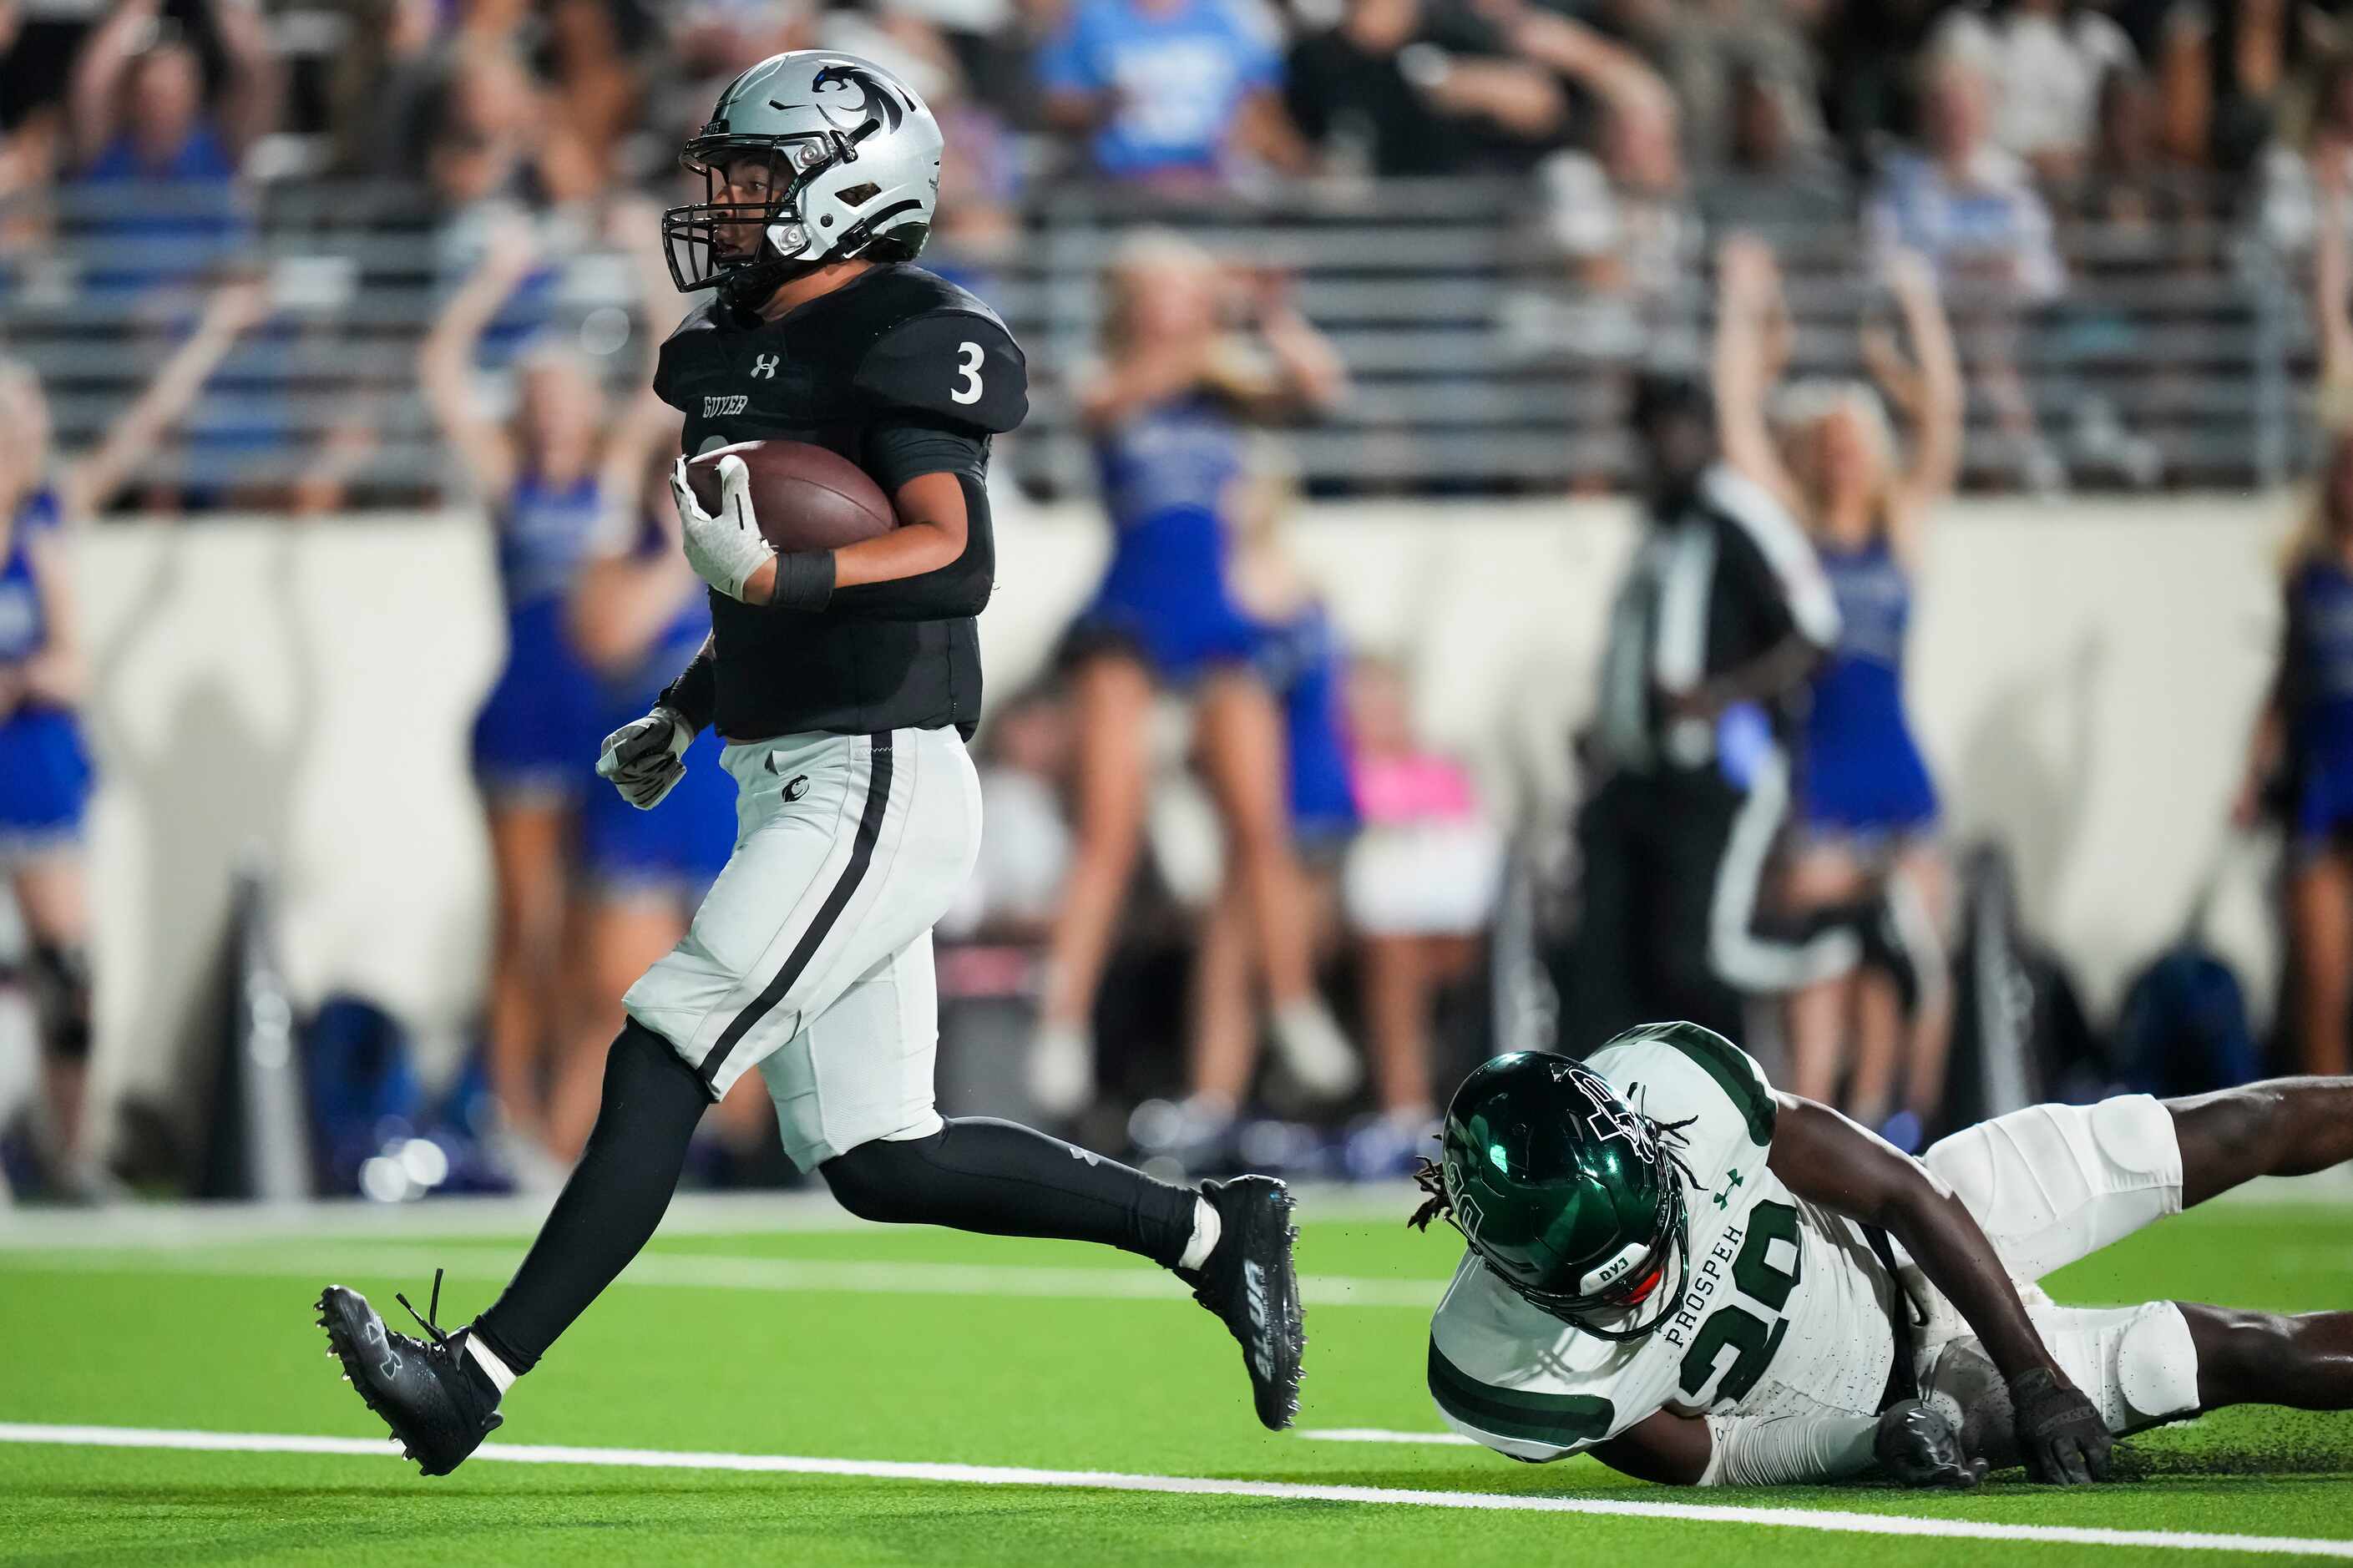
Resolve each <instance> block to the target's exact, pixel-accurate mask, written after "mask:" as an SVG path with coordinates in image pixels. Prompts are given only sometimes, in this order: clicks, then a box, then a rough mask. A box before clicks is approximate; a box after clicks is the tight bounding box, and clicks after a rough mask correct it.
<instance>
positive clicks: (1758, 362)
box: [1715, 235, 1798, 506]
mask: <svg viewBox="0 0 2353 1568" xmlns="http://www.w3.org/2000/svg"><path fill="white" fill-rule="evenodd" d="M1715 276H1716V289H1717V299H1716V307H1715V417H1716V426H1717V436H1718V438H1719V439H1720V440H1721V441H1722V442H1723V443H1724V456H1725V460H1726V461H1728V462H1729V463H1731V465H1732V466H1733V467H1734V468H1737V469H1739V470H1740V471H1741V472H1742V473H1744V474H1746V475H1747V476H1748V477H1749V478H1750V479H1754V480H1756V481H1757V483H1758V484H1760V485H1762V486H1764V487H1765V488H1766V489H1767V490H1769V491H1771V492H1772V494H1773V498H1774V499H1775V500H1778V501H1779V502H1780V503H1781V504H1782V505H1783V506H1795V505H1796V504H1797V499H1798V486H1797V482H1796V481H1795V480H1793V479H1791V478H1790V477H1789V471H1788V469H1787V468H1784V467H1782V464H1781V454H1780V451H1779V450H1778V448H1777V447H1775V446H1774V444H1773V436H1772V432H1771V431H1770V430H1768V429H1767V427H1766V424H1765V403H1766V399H1767V398H1768V397H1770V396H1771V395H1772V392H1773V378H1774V376H1775V374H1777V373H1778V364H1777V363H1776V361H1777V359H1778V354H1777V353H1775V342H1774V340H1775V338H1776V336H1777V334H1778V333H1780V332H1781V331H1784V330H1785V329H1786V324H1787V315H1786V312H1785V310H1784V308H1783V305H1782V302H1781V277H1780V272H1779V270H1778V268H1776V267H1775V265H1774V262H1773V251H1772V248H1771V247H1769V246H1767V244H1766V243H1765V242H1764V241H1763V240H1761V239H1758V238H1757V237H1755V236H1754V235H1737V236H1735V237H1733V238H1731V239H1728V240H1725V242H1724V245H1723V247H1722V248H1720V249H1719V250H1718V251H1717V252H1716V259H1715Z"/></svg>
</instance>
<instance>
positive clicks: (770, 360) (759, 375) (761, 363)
mask: <svg viewBox="0 0 2353 1568" xmlns="http://www.w3.org/2000/svg"><path fill="white" fill-rule="evenodd" d="M782 363H785V356H784V355H782V354H754V355H753V356H752V379H753V380H754V381H774V380H776V367H777V366H778V365H780V364H782Z"/></svg>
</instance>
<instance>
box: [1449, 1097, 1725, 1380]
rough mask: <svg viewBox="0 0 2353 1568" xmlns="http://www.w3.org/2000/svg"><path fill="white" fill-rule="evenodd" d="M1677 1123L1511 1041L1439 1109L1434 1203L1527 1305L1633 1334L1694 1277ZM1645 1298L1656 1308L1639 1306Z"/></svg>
mask: <svg viewBox="0 0 2353 1568" xmlns="http://www.w3.org/2000/svg"><path fill="white" fill-rule="evenodd" d="M1671 1138H1672V1129H1670V1128H1667V1127H1663V1126H1662V1125H1661V1124H1660V1123H1658V1122H1656V1121H1651V1119H1650V1118H1648V1117H1646V1116H1642V1115H1641V1114H1639V1113H1638V1112H1636V1111H1635V1110H1632V1109H1631V1108H1630V1107H1629V1106H1628V1105H1627V1104H1626V1102H1625V1101H1623V1100H1620V1099H1619V1098H1618V1096H1617V1094H1616V1092H1615V1091H1614V1090H1612V1089H1610V1087H1609V1083H1608V1082H1607V1081H1606V1080H1605V1079H1602V1078H1601V1077H1600V1076H1599V1074H1597V1073H1594V1072H1592V1071H1589V1070H1588V1069H1587V1068H1584V1067H1582V1066H1579V1065H1578V1064H1577V1062H1575V1061H1572V1060H1570V1059H1569V1058H1567V1057H1563V1056H1555V1055H1552V1054H1550V1053H1548V1052H1542V1051H1514V1052H1513V1053H1512V1054H1510V1055H1509V1056H1501V1057H1497V1058H1495V1059H1494V1060H1493V1061H1491V1062H1489V1063H1487V1064H1486V1065H1485V1066H1484V1067H1482V1068H1479V1069H1478V1070H1477V1071H1475V1072H1473V1073H1472V1075H1471V1076H1470V1077H1469V1078H1467V1079H1463V1080H1462V1087H1461V1089H1456V1090H1455V1091H1454V1100H1453V1102H1452V1103H1451V1104H1450V1105H1449V1106H1448V1107H1447V1108H1446V1124H1445V1127H1444V1129H1443V1131H1441V1133H1440V1142H1441V1144H1442V1149H1441V1158H1440V1161H1439V1163H1438V1164H1437V1165H1436V1166H1435V1167H1430V1168H1427V1169H1425V1170H1424V1172H1423V1173H1422V1178H1421V1180H1422V1184H1423V1186H1424V1187H1425V1188H1426V1189H1427V1190H1429V1192H1430V1195H1431V1201H1430V1204H1429V1205H1426V1206H1425V1207H1424V1209H1423V1211H1422V1213H1421V1214H1419V1215H1416V1216H1415V1217H1416V1220H1417V1222H1418V1223H1419V1224H1421V1225H1424V1226H1427V1225H1428V1223H1429V1221H1430V1216H1431V1215H1444V1216H1445V1218H1446V1219H1447V1220H1448V1221H1449V1222H1450V1223H1451V1224H1452V1225H1453V1226H1454V1228H1455V1229H1457V1230H1459V1231H1461V1233H1462V1238H1463V1239H1464V1240H1465V1241H1467V1242H1469V1243H1470V1244H1471V1250H1472V1251H1473V1252H1475V1253H1477V1254H1478V1255H1479V1259H1480V1261H1481V1262H1482V1263H1484V1264H1485V1265H1486V1266H1487V1268H1489V1269H1491V1270H1493V1273H1494V1274H1495V1276H1496V1278H1498V1279H1502V1280H1503V1281H1504V1284H1506V1285H1508V1286H1510V1287H1511V1288H1512V1289H1514V1291H1516V1292H1518V1293H1519V1295H1520V1296H1521V1297H1522V1298H1524V1299H1525V1300H1527V1301H1528V1302H1529V1303H1530V1304H1532V1305H1534V1306H1536V1307H1539V1308H1542V1309H1543V1310H1545V1311H1546V1312H1549V1313H1551V1314H1552V1315H1553V1316H1554V1317H1556V1318H1559V1319H1561V1320H1562V1321H1565V1322H1567V1323H1571V1324H1574V1325H1575V1326H1576V1327H1577V1328H1579V1329H1581V1330H1583V1331H1586V1332H1588V1333H1591V1334H1597V1335H1599V1336H1600V1337H1601V1338H1603V1339H1608V1340H1639V1339H1641V1338H1642V1337H1644V1336H1645V1335H1647V1334H1649V1333H1651V1331H1653V1330H1655V1329H1657V1328H1658V1327H1659V1325H1660V1324H1661V1323H1662V1322H1664V1321H1666V1320H1667V1319H1668V1317H1669V1316H1671V1315H1672V1313H1673V1311H1674V1310H1675V1306H1676V1303H1677V1302H1678V1301H1680V1300H1682V1297H1683V1290H1684V1288H1685V1287H1686V1286H1687V1285H1688V1283H1689V1281H1690V1274H1691V1245H1690V1234H1689V1226H1688V1223H1687V1218H1686V1215H1685V1212H1684V1208H1683V1173H1682V1166H1681V1163H1680V1161H1679V1160H1678V1159H1677V1158H1676V1156H1675V1154H1674V1152H1672V1150H1671V1149H1670V1148H1669V1147H1668V1142H1669V1140H1670V1139H1671ZM1646 1304H1648V1305H1649V1306H1650V1307H1651V1311H1650V1313H1649V1315H1648V1316H1647V1317H1646V1316H1643V1315H1642V1309H1643V1307H1644V1306H1645V1305H1646Z"/></svg>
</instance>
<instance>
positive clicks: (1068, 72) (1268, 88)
mask: <svg viewBox="0 0 2353 1568" xmlns="http://www.w3.org/2000/svg"><path fill="white" fill-rule="evenodd" d="M1038 79H1039V84H1040V85H1041V86H1042V87H1044V89H1045V90H1046V95H1047V106H1046V107H1047V118H1048V119H1049V121H1051V122H1052V123H1053V124H1055V125H1056V126H1058V127H1060V128H1061V129H1063V130H1066V131H1070V132H1079V133H1083V134H1085V135H1086V136H1087V138H1088V142H1087V146H1088V152H1089V153H1090V156H1091V158H1092V163H1093V164H1094V167H1095V170H1096V172H1097V173H1099V174H1104V175H1107V176H1109V177H1111V178H1113V179H1120V180H1147V181H1155V180H1156V181H1175V182H1179V183H1181V182H1184V181H1187V180H1200V179H1209V178H1214V177H1215V176H1216V175H1218V174H1219V173H1220V171H1221V170H1222V168H1223V166H1224V163H1225V161H1226V158H1227V155H1228V153H1229V150H1230V149H1232V148H1233V147H1235V146H1236V145H1237V144H1239V145H1240V146H1241V147H1243V148H1246V149H1247V150H1248V151H1250V152H1251V153H1255V154H1257V155H1258V156H1260V157H1262V158H1265V159H1267V160H1268V161H1270V162H1273V163H1291V162H1295V161H1296V159H1295V153H1296V151H1297V147H1298V138H1297V137H1296V135H1295V134H1293V132H1291V129H1290V125H1289V122H1288V121H1286V120H1284V118H1283V115H1282V107H1281V105H1280V103H1279V101H1278V100H1277V97H1276V94H1277V92H1278V90H1279V89H1280V88H1281V85H1282V62H1281V57H1280V55H1279V54H1278V53H1277V51H1276V47H1275V41H1274V39H1273V37H1272V36H1271V33H1270V31H1269V30H1268V28H1267V27H1266V26H1265V25H1264V23H1263V21H1262V20H1261V18H1260V17H1258V16H1255V15H1253V14H1252V13H1251V12H1250V11H1248V10H1246V9H1245V8H1244V6H1243V5H1242V4H1240V0H1078V4H1077V5H1074V6H1073V7H1072V8H1071V14H1070V16H1069V19H1068V20H1067V21H1065V22H1064V24H1063V26H1062V29H1061V31H1060V33H1059V34H1057V35H1056V36H1055V37H1053V38H1051V39H1050V40H1049V41H1048V42H1047V44H1046V45H1045V47H1044V48H1043V49H1041V50H1040V51H1039V57H1038Z"/></svg>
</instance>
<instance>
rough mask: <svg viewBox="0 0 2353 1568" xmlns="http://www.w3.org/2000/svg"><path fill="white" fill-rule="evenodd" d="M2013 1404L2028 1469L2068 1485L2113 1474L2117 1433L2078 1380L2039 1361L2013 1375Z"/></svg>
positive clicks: (2014, 1427)
mask: <svg viewBox="0 0 2353 1568" xmlns="http://www.w3.org/2000/svg"><path fill="white" fill-rule="evenodd" d="M2010 1421H2011V1429H2012V1430H2013V1431H2015V1432H2016V1433H2017V1435H2018V1454H2019V1458H2021V1459H2024V1460H2025V1461H2026V1473H2027V1474H2028V1475H2030V1476H2031V1477H2033V1478H2034V1479H2036V1480H2038V1481H2047V1482H2051V1483H2053V1484H2055V1485H2058V1486H2063V1487H2080V1486H2086V1485H2089V1484H2090V1483H2091V1482H2093V1481H2104V1480H2106V1479H2108V1450H2109V1449H2110V1448H2112V1447H2115V1446H2116V1439H2115V1438H2114V1437H2112V1436H2109V1435H2108V1425H2107V1423H2106V1422H2105V1421H2103V1420H2101V1419H2100V1413H2099V1411H2098V1410H2097V1409H2096V1408H2094V1406H2093V1404H2092V1402H2091V1401H2090V1400H2088V1399H2086V1398H2084V1394H2083V1391H2082V1390H2081V1389H2079V1388H2077V1387H2076V1386H2075V1385H2074V1384H2071V1383H2069V1382H2068V1381H2067V1380H2066V1379H2064V1378H2063V1377H2061V1376H2060V1375H2059V1374H2058V1373H2055V1372H2053V1371H2052V1370H2051V1369H2050V1368H2048V1367H2041V1366H2038V1367H2034V1368H2032V1369H2031V1370H2030V1371H2027V1372H2022V1373H2019V1374H2018V1375H2017V1376H2016V1377H2013V1378H2011V1379H2010Z"/></svg>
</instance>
